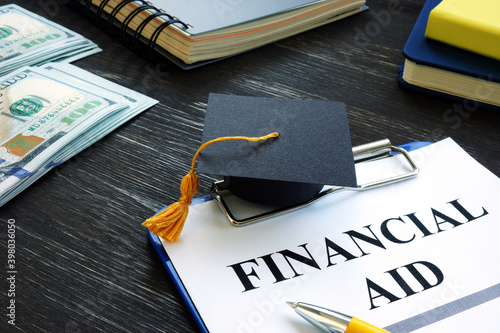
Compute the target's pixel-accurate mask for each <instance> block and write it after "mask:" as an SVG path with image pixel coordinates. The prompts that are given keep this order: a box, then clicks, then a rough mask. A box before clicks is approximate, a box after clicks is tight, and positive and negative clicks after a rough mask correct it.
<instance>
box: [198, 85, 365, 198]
mask: <svg viewBox="0 0 500 333" xmlns="http://www.w3.org/2000/svg"><path fill="white" fill-rule="evenodd" d="M270 132H278V133H279V137H277V138H273V139H271V140H267V141H262V142H258V143H251V142H246V141H226V142H219V143H217V144H213V145H211V146H209V147H207V148H206V149H204V150H203V151H202V152H201V153H200V155H199V157H198V164H197V167H196V169H197V172H198V173H204V174H210V175H218V176H224V186H226V187H227V189H229V190H230V191H231V192H232V193H233V194H234V195H236V196H238V197H240V198H242V199H245V200H248V201H252V202H256V203H261V204H267V205H279V206H283V205H293V204H297V203H300V202H304V201H307V200H309V199H311V198H312V197H314V196H315V195H316V194H318V192H319V191H320V190H321V189H322V187H323V186H324V185H337V186H350V187H355V186H356V185H357V183H356V173H355V169H354V158H353V153H352V145H351V137H350V134H349V125H348V121H347V115H346V110H345V105H344V103H339V102H331V101H319V100H295V99H282V98H261V97H246V96H232V95H220V94H211V95H210V96H209V100H208V105H207V110H206V116H205V125H204V129H203V139H202V142H207V141H210V140H212V139H215V138H218V137H225V136H250V137H256V136H262V135H265V134H268V133H270Z"/></svg>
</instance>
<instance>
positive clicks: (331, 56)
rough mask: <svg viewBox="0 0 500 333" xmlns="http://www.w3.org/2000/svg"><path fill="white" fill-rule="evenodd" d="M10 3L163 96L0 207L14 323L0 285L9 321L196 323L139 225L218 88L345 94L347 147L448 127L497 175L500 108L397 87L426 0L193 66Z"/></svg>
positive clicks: (165, 197) (98, 65)
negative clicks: (11, 235) (12, 273)
mask: <svg viewBox="0 0 500 333" xmlns="http://www.w3.org/2000/svg"><path fill="white" fill-rule="evenodd" d="M6 2H9V1H2V3H6ZM13 2H14V3H18V4H20V5H23V6H24V7H26V8H27V9H29V10H32V11H34V12H36V13H38V14H40V15H43V16H45V17H47V18H49V19H51V20H53V21H56V22H58V23H60V24H62V25H64V26H66V27H68V28H69V29H72V30H74V31H76V32H78V33H81V34H83V35H84V36H86V37H88V38H90V39H92V40H93V41H95V42H96V43H98V44H99V45H100V46H101V47H102V48H103V50H104V51H103V52H101V53H99V54H96V55H93V56H90V57H88V58H86V59H83V60H80V61H78V62H76V63H75V64H76V65H77V66H79V67H81V68H84V69H86V70H89V71H91V72H93V73H95V74H98V75H101V76H103V77H105V78H108V79H110V80H111V81H114V82H117V83H120V84H122V85H124V86H127V87H129V88H132V89H135V90H137V91H140V92H142V93H144V94H147V95H149V96H151V97H154V98H156V99H158V100H159V101H160V103H159V104H158V105H156V106H155V107H153V108H151V109H150V110H147V111H146V112H144V113H143V114H141V115H140V116H138V117H136V118H135V119H133V120H131V121H129V122H128V123H126V124H125V125H124V126H122V127H120V128H119V129H117V130H116V131H114V132H113V133H111V134H110V135H108V136H107V137H106V138H105V139H103V140H101V141H99V142H98V143H96V144H95V145H93V146H92V147H90V148H89V149H87V150H86V151H84V152H82V153H80V154H79V155H77V156H76V157H74V158H72V159H71V160H70V161H68V162H67V163H65V164H63V165H61V166H59V167H57V168H56V169H54V170H52V171H51V172H49V173H48V174H47V175H45V176H44V177H43V178H41V179H40V180H38V181H37V182H36V183H35V184H33V185H32V186H31V187H30V188H28V189H27V190H25V191H24V192H23V193H21V194H20V195H18V196H17V197H16V198H14V199H13V200H11V201H10V202H8V203H7V204H6V205H5V206H3V207H1V208H0V210H1V215H0V220H1V222H2V227H1V228H2V229H1V233H0V235H1V236H2V238H1V241H0V243H1V246H0V248H1V253H2V255H1V258H2V260H3V262H2V267H3V273H2V280H3V281H6V280H5V279H6V257H7V255H6V253H7V241H6V239H7V238H6V234H7V221H8V219H15V224H16V228H17V231H16V240H17V243H16V250H17V256H16V260H17V268H18V274H17V281H16V298H15V300H16V305H17V308H16V327H15V328H14V327H9V325H7V319H6V316H5V314H6V313H5V312H6V306H7V305H8V304H7V303H6V300H7V284H6V282H3V283H2V284H1V285H2V287H1V290H0V294H1V309H2V310H1V313H0V314H1V318H2V319H1V323H0V331H2V332H3V331H5V330H4V327H6V328H10V329H12V331H14V332H75V333H76V332H99V331H102V332H195V331H197V328H196V326H195V324H194V322H193V320H192V319H191V316H190V314H189V312H188V310H187V308H186V306H185V305H184V303H183V301H182V299H181V297H180V294H179V293H178V292H177V290H176V289H175V286H174V284H173V282H172V281H171V280H170V278H169V277H168V275H167V273H166V272H165V270H164V268H163V266H162V265H161V263H160V261H159V260H158V258H157V256H156V254H155V253H154V251H153V248H152V247H151V245H150V244H149V242H148V239H147V236H146V230H145V228H143V227H142V226H141V223H142V221H143V220H144V219H146V218H148V217H150V216H151V215H152V214H153V213H154V212H155V211H156V210H157V209H159V208H161V207H162V206H164V205H165V204H167V203H171V202H173V201H175V200H177V199H178V196H179V190H178V188H179V181H180V179H181V177H182V176H183V175H184V174H185V173H186V172H187V171H188V169H189V165H190V162H191V158H192V155H193V153H194V152H195V150H196V148H197V146H198V144H199V140H200V138H201V131H202V126H203V125H202V121H203V117H204V110H205V106H206V102H207V97H208V94H209V93H210V92H217V93H227V94H239V95H251V96H265V97H274V96H276V97H288V98H303V99H323V100H334V101H343V102H345V103H346V105H347V110H348V116H349V120H350V128H351V135H352V143H353V145H358V144H362V143H366V142H370V141H374V140H378V139H381V138H389V139H391V140H392V142H393V144H402V143H405V142H408V141H437V140H439V139H441V138H444V137H446V136H451V137H452V138H453V139H454V140H455V141H457V142H458V143H459V144H460V145H461V146H462V147H463V148H464V149H465V150H466V151H467V152H469V153H470V154H471V155H472V156H473V157H475V158H476V159H477V160H478V161H479V162H481V163H482V164H483V165H485V166H486V167H488V168H489V169H490V170H491V171H493V172H494V173H495V174H496V175H500V155H499V147H500V131H499V126H500V113H495V112H492V111H488V110H483V109H477V110H474V112H470V113H469V112H466V113H462V114H463V116H459V115H460V114H459V113H456V114H455V116H459V118H454V121H453V122H450V121H449V120H447V119H448V118H446V117H445V114H446V112H447V110H449V109H453V108H460V107H463V106H461V105H460V104H459V103H453V102H450V101H446V100H441V99H438V98H434V97H430V96H425V95H419V94H416V93H412V92H408V91H405V90H402V89H401V88H400V87H399V86H398V84H397V80H396V77H397V72H398V69H399V67H400V66H401V64H402V63H403V55H402V49H403V46H404V44H405V42H406V39H407V37H408V35H409V34H410V31H411V29H412V27H413V24H414V22H415V20H416V18H417V15H418V13H419V11H420V9H421V7H422V5H423V2H424V1H423V0H418V1H416V0H413V1H410V0H404V1H400V2H398V1H397V0H396V1H395V3H396V4H399V6H400V7H398V8H400V12H399V13H393V14H390V15H389V16H383V15H382V14H381V13H387V12H386V11H387V10H388V3H391V2H392V3H394V1H383V0H369V1H368V4H369V6H370V8H371V9H370V10H369V11H367V12H364V13H362V14H359V15H356V16H354V17H351V18H348V19H345V20H343V21H339V22H336V23H333V24H330V25H328V26H324V27H320V28H317V29H314V30H312V31H309V32H306V33H303V34H300V35H298V36H294V37H291V38H288V39H286V40H283V41H280V42H277V43H275V44H272V45H268V46H266V47H262V48H260V49H257V50H254V51H251V52H248V53H246V54H242V55H239V56H236V57H233V58H230V59H227V60H224V61H221V62H217V63H214V64H211V65H208V66H206V67H202V68H198V69H195V70H191V71H182V70H180V69H178V68H176V67H175V66H174V65H172V64H171V63H169V62H167V61H163V62H160V63H153V62H148V61H146V60H144V59H142V58H140V57H138V56H136V55H135V54H134V53H132V52H131V51H129V50H128V49H127V48H126V47H124V46H122V45H121V44H119V43H118V42H117V41H116V40H114V39H113V38H112V37H110V36H108V35H106V34H104V33H102V31H101V30H99V29H98V28H97V27H96V26H94V25H92V23H90V21H88V20H87V19H85V18H83V17H82V16H80V14H78V13H76V12H74V11H73V10H71V9H70V8H69V7H67V6H64V5H60V4H59V3H64V2H67V1H62V0H60V1H56V0H40V1H38V0H36V1H35V0H33V1H24V0H23V1H20V0H19V1H13ZM374 14H378V15H375V16H374ZM377 17H378V19H377ZM459 167H460V166H457V165H453V164H450V168H459ZM464 172H467V170H464ZM210 182H211V180H210V179H209V178H208V177H205V176H202V177H201V188H200V191H199V192H198V195H205V194H207V193H208V190H209V187H210Z"/></svg>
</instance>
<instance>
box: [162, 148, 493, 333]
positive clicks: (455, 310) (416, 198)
mask: <svg viewBox="0 0 500 333" xmlns="http://www.w3.org/2000/svg"><path fill="white" fill-rule="evenodd" d="M411 155H412V156H413V157H414V159H415V160H416V162H417V164H418V165H419V166H420V169H421V170H420V174H419V175H418V176H417V177H416V178H413V179H411V180H407V181H403V182H400V183H397V184H393V185H390V186H385V187H381V188H376V189H371V190H368V191H364V192H341V193H337V194H333V195H331V196H329V197H327V198H325V199H322V200H320V201H318V202H317V203H315V204H313V205H311V206H309V207H307V208H305V209H301V210H299V211H296V212H293V213H290V214H286V215H282V216H280V217H276V218H273V219H271V220H267V221H264V222H260V223H257V224H254V225H250V226H246V227H242V228H236V227H234V226H232V225H230V224H229V222H228V221H227V220H226V219H225V217H224V216H223V214H222V213H221V211H220V209H219V207H218V206H217V204H216V202H214V201H209V202H206V203H202V204H198V205H193V206H192V207H190V213H189V217H188V220H187V221H186V224H185V227H184V231H183V233H182V235H181V238H180V241H179V242H178V243H168V242H166V241H164V242H163V245H164V247H165V249H166V251H167V254H168V255H169V257H170V258H171V260H172V263H173V265H174V267H175V269H176V270H177V272H178V274H179V276H180V277H181V280H182V281H183V283H184V285H185V287H186V289H187V290H188V293H189V295H190V296H191V298H192V300H193V301H194V304H195V305H196V308H197V310H198V311H199V313H200V314H201V317H202V318H203V320H204V322H205V324H206V326H207V327H208V330H209V331H210V332H212V333H217V332H221V333H222V332H238V333H240V332H241V333H250V332H311V333H312V332H317V331H316V329H315V328H314V327H313V326H311V325H310V324H309V323H307V322H306V321H304V320H303V319H302V318H301V317H299V316H298V315H297V314H295V312H294V311H293V310H292V309H291V308H290V307H288V306H287V305H286V303H285V302H286V301H294V302H299V301H300V302H307V303H311V304H315V305H319V306H323V307H327V308H331V309H334V310H337V311H340V312H343V313H346V314H349V315H352V316H356V317H358V318H361V319H363V320H365V321H367V322H370V323H372V324H374V325H377V326H379V327H386V328H387V327H388V328H391V329H392V332H393V333H397V332H410V331H416V332H418V333H428V332H452V331H455V332H464V331H466V330H464V327H466V325H465V324H464V321H465V322H467V323H468V324H469V327H474V324H475V323H474V321H476V320H478V317H477V316H479V321H481V324H482V325H483V326H482V327H484V328H491V327H494V328H495V329H496V328H497V327H498V324H499V321H500V319H499V317H498V316H496V317H492V316H491V314H492V313H493V314H494V313H499V311H500V302H499V298H498V297H500V292H499V290H500V268H499V266H498V254H499V253H500V241H499V239H498V237H499V236H498V235H500V211H499V210H500V205H499V204H498V202H499V198H500V180H499V178H498V177H496V176H495V175H493V174H492V173H491V172H489V171H488V170H486V169H485V168H484V167H483V166H481V165H480V164H478V163H477V162H476V161H475V160H473V159H472V158H471V157H470V156H469V155H468V154H467V153H465V152H464V151H463V150H462V149H461V148H460V147H459V146H458V145H457V144H456V143H455V142H454V141H452V140H451V139H446V140H443V141H441V142H439V143H436V144H433V145H430V146H428V147H425V148H422V149H419V150H417V151H414V152H412V153H411ZM401 158H402V156H398V157H393V158H388V159H383V160H379V161H376V162H369V163H363V164H358V165H357V174H358V183H361V182H363V181H364V180H365V179H366V178H370V177H372V178H373V177H375V178H377V177H379V178H380V177H387V176H390V175H392V174H394V173H400V172H401V171H405V170H402V167H401V166H404V165H405V163H404V162H401V161H402V159H401ZM398 159H401V160H398ZM403 169H404V168H403ZM410 216H412V217H413V219H414V220H418V221H420V222H421V223H422V225H423V226H424V227H425V229H423V227H422V226H421V228H420V229H419V228H418V227H417V224H418V221H417V222H415V221H413V220H412V219H411V218H410ZM389 219H391V220H389ZM387 220H389V221H388V222H387V223H385V224H386V225H387V230H388V231H389V233H387V232H386V233H385V235H384V234H383V232H382V225H384V221H387ZM469 220H470V221H469ZM436 221H437V222H436ZM450 221H451V222H450ZM454 224H456V226H454ZM438 226H439V228H440V229H441V230H442V231H441V232H438ZM353 231H354V232H358V233H361V234H363V235H366V236H368V237H370V238H371V239H373V242H375V241H376V240H377V239H378V241H379V243H378V244H375V245H374V244H372V243H369V242H366V241H363V240H360V239H359V238H356V237H355V238H353V239H354V240H356V242H354V240H353V239H352V238H351V237H350V235H349V233H351V234H352V233H353ZM346 232H348V233H346ZM372 232H373V234H372ZM425 234H427V236H424V235H425ZM391 235H392V236H393V237H394V238H391ZM389 238H391V239H392V240H393V241H391V240H389ZM326 239H328V240H329V241H330V242H333V243H334V244H336V245H338V246H340V247H341V248H342V249H343V250H345V251H347V252H348V253H349V254H350V255H351V257H350V260H346V259H347V257H348V255H346V253H344V255H335V256H332V255H333V254H338V253H339V250H336V249H333V248H332V247H327V246H326V242H327V241H326ZM398 241H399V243H398ZM356 243H357V244H358V245H356ZM304 244H305V245H304ZM329 244H332V243H329ZM358 246H359V247H358ZM306 249H307V251H309V253H308V252H306ZM327 249H329V250H327ZM284 250H289V251H292V252H295V253H297V254H300V255H302V256H304V257H312V258H313V259H311V262H309V265H307V264H304V263H301V262H299V261H297V260H294V259H289V262H290V264H291V265H292V266H293V269H295V272H296V273H294V271H293V270H292V269H291V268H290V265H289V264H288V263H287V261H286V260H285V259H284V256H283V255H282V254H280V253H279V251H284ZM362 251H363V252H362ZM282 253H285V254H286V253H287V252H282ZM289 253H290V252H288V254H289ZM363 253H365V254H364V255H363ZM328 255H331V257H330V259H329V258H328ZM353 257H354V258H353ZM265 259H267V262H268V263H269V262H271V261H272V262H274V263H275V264H276V265H277V267H278V270H279V272H280V273H281V274H283V278H285V280H283V281H281V282H276V281H277V280H279V279H277V278H276V275H273V274H272V273H271V271H270V269H269V267H270V266H269V265H267V264H266V261H265ZM251 260H254V261H255V262H254V263H252V262H248V261H251ZM312 260H314V263H316V264H317V266H318V267H319V268H314V267H312V266H313V261H312ZM329 260H330V261H329ZM241 262H246V263H244V264H241V265H239V267H241V268H242V269H243V271H244V273H245V274H246V275H247V277H248V280H249V281H250V282H251V284H252V285H253V286H254V287H256V288H255V289H251V290H247V291H245V287H244V285H243V283H242V279H240V278H239V277H238V276H237V274H236V272H235V270H234V269H233V268H232V267H231V265H233V267H237V266H238V265H236V264H237V263H241ZM329 262H330V264H331V265H329ZM410 264H413V266H411V265H410ZM412 267H413V268H415V269H416V270H417V271H418V272H420V273H421V275H422V277H423V279H424V281H427V283H428V285H427V286H425V283H424V286H423V285H422V283H419V282H418V280H417V279H416V278H415V276H416V275H415V274H416V273H414V274H413V275H412V274H411V271H410V270H409V268H410V269H411V268H412ZM430 267H434V268H433V269H434V271H432V270H431V269H429V268H430ZM252 272H254V273H255V275H257V276H258V278H257V277H256V276H254V275H252V274H251V273H252ZM439 272H441V273H442V276H443V278H442V281H441V282H440V283H439V284H438V282H439V275H440V273H439ZM296 275H297V276H296ZM299 275H300V276H299ZM398 275H399V276H400V277H401V278H400V279H399V280H398V279H397V276H398ZM417 275H418V274H417ZM294 276H295V277H294ZM397 280H398V281H399V284H398V282H397ZM401 280H403V281H405V282H406V283H407V285H406V286H405V288H406V289H405V288H403V286H402V284H403V282H401ZM369 281H371V282H372V283H375V284H377V285H378V286H380V287H381V288H383V289H384V290H386V291H387V292H390V293H391V294H392V295H394V297H395V298H396V299H397V300H394V298H393V299H392V302H390V297H387V294H385V296H380V294H379V293H378V292H377V291H375V289H374V288H373V284H371V286H372V287H371V288H369V287H368V283H369ZM488 288H489V289H488ZM370 293H371V297H370ZM495 293H496V294H495ZM377 296H380V297H377ZM488 297H489V298H491V300H490V301H488V302H487V301H485V298H488ZM474 302H475V303H474ZM372 307H373V309H371V308H372ZM480 309H484V311H483V310H480ZM469 313H470V315H469ZM488 314H489V315H488ZM434 321H437V322H434Z"/></svg>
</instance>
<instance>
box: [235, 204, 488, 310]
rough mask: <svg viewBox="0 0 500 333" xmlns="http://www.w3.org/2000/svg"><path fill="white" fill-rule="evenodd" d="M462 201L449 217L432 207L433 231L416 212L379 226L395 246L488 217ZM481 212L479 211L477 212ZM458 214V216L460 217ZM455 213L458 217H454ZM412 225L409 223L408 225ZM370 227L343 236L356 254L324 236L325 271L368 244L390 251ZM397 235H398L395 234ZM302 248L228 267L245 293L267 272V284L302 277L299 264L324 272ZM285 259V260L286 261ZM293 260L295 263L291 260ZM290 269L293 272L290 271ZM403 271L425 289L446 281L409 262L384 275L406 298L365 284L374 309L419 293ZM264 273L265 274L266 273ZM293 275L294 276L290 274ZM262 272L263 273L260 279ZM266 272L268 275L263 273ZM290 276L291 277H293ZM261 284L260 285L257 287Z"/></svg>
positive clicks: (450, 206) (450, 209) (433, 271)
mask: <svg viewBox="0 0 500 333" xmlns="http://www.w3.org/2000/svg"><path fill="white" fill-rule="evenodd" d="M458 200H459V199H456V200H453V201H450V202H448V203H447V204H446V208H447V210H446V214H445V213H442V212H440V211H438V210H436V209H434V208H432V207H431V208H430V210H431V214H432V217H433V222H432V224H433V228H428V227H426V225H425V224H424V223H423V222H422V221H421V220H420V218H419V217H417V214H416V213H411V214H407V215H404V216H403V217H401V216H400V217H394V218H389V219H386V220H385V221H383V222H382V223H381V224H380V233H381V234H382V235H383V236H384V237H385V239H386V240H387V241H389V242H392V243H395V244H406V243H410V242H412V241H414V240H415V239H416V238H417V237H419V236H421V237H422V238H423V237H428V236H432V235H435V234H438V233H440V232H443V231H446V230H449V229H451V228H455V227H459V226H462V225H464V224H465V223H468V222H471V221H474V220H476V219H479V218H481V217H483V216H485V215H487V214H488V212H487V211H486V209H485V208H484V207H481V210H482V212H481V213H479V214H477V213H476V214H475V215H473V214H472V213H471V212H470V211H469V210H467V209H466V208H465V207H464V206H463V205H462V204H461V203H459V202H458ZM477 211H479V209H476V212H477ZM457 213H458V215H457ZM453 214H455V215H453ZM449 215H452V216H454V217H455V216H460V221H459V219H455V218H452V217H450V216H449ZM408 222H409V223H408ZM401 226H404V228H407V229H408V228H411V229H415V231H412V232H411V233H409V234H408V233H406V236H405V237H404V238H403V237H402V236H401V235H400V234H401V232H395V230H396V228H398V230H401ZM371 227H372V226H371V225H366V226H364V227H363V228H365V229H366V230H368V232H369V233H370V234H371V235H367V234H368V232H365V233H360V232H358V231H355V230H349V231H345V232H343V233H342V234H345V235H347V236H349V237H350V240H352V242H353V243H354V245H355V246H356V247H357V249H358V250H359V253H356V254H354V253H353V252H352V251H348V250H346V249H345V248H344V247H341V246H340V245H338V244H337V243H335V242H333V241H332V240H331V239H329V238H326V237H325V254H326V257H327V265H326V267H325V268H328V267H331V266H335V265H337V262H334V259H338V257H343V258H344V259H345V260H344V262H347V261H350V260H354V259H357V258H361V257H364V256H367V255H369V254H370V253H369V252H367V250H366V249H364V248H363V246H365V245H366V244H371V246H375V247H378V248H381V249H384V250H387V249H386V247H385V245H384V243H383V242H382V241H381V240H380V239H379V238H378V237H377V236H376V234H375V233H374V232H373V231H372V229H371ZM396 234H398V235H396ZM298 247H299V248H301V251H300V252H302V253H303V254H301V253H297V252H294V251H291V250H288V249H285V250H281V251H277V252H275V253H270V254H266V255H263V256H260V257H257V258H253V259H249V260H245V261H242V262H239V263H236V264H232V265H228V266H227V267H230V268H232V269H233V270H234V273H235V274H236V276H237V277H238V279H239V280H240V282H241V284H242V285H243V288H244V290H243V292H247V291H251V290H254V289H257V288H259V287H260V286H261V285H262V284H264V283H265V282H266V281H263V280H262V279H261V276H263V275H266V276H270V275H269V274H268V273H269V272H270V273H271V274H272V276H273V277H274V281H268V282H270V283H271V282H272V283H279V282H282V281H286V280H288V279H291V278H296V277H299V276H302V275H303V274H301V273H298V272H297V270H296V266H294V264H295V265H296V264H297V262H298V263H301V264H303V265H307V266H308V267H311V268H314V269H317V270H321V269H322V268H321V267H320V265H319V264H318V261H317V260H316V259H315V258H314V257H313V256H312V255H311V253H310V252H309V250H308V249H307V243H306V244H302V245H299V246H298ZM283 259H284V261H283ZM292 260H293V261H292ZM285 261H286V266H287V267H280V264H279V262H281V263H282V264H281V266H283V265H284V264H283V263H284V262H285ZM290 269H291V271H290ZM402 269H405V270H407V271H408V272H409V273H410V274H411V275H412V276H413V277H414V278H415V279H416V280H417V281H418V282H419V283H420V285H421V286H422V288H423V289H422V290H421V291H423V290H427V289H429V288H432V287H435V286H437V285H438V284H440V283H441V282H442V281H443V278H444V276H443V273H442V272H441V270H440V269H439V268H438V267H437V266H436V265H434V264H432V263H430V262H426V261H418V262H414V263H410V264H407V265H404V266H402V267H399V268H395V269H393V270H389V271H387V272H385V273H388V274H389V275H390V276H391V278H393V279H394V281H395V282H396V283H397V284H398V286H399V287H400V288H401V290H402V291H403V292H404V293H405V295H404V296H403V297H398V296H396V295H395V294H397V293H394V292H390V291H388V290H386V289H385V288H383V287H381V286H380V285H378V284H377V283H375V282H373V281H371V280H370V279H368V278H366V284H367V288H368V294H369V297H370V302H371V309H374V308H377V307H378V306H376V305H375V304H374V302H373V301H374V300H375V299H376V298H380V297H382V298H386V299H387V300H388V301H389V303H391V302H394V301H397V300H399V299H401V298H404V297H407V296H411V295H413V294H416V293H417V291H414V290H413V289H412V288H411V287H410V286H409V284H408V283H407V282H406V281H404V279H403V278H402V276H401V274H400V273H399V272H400V271H401V270H402ZM422 269H425V270H427V271H430V273H431V274H433V275H434V277H435V279H436V282H434V283H433V284H431V283H430V282H429V281H427V280H426V279H425V278H424V275H427V276H428V274H422V273H421V272H420V271H421V270H422ZM264 270H265V271H266V272H264ZM285 271H286V272H289V273H290V274H293V276H285V275H286V273H284V272H285ZM291 272H293V273H291ZM259 273H261V274H260V275H261V276H259ZM263 273H266V274H263ZM290 274H288V275H290ZM257 284H260V285H257Z"/></svg>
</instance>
